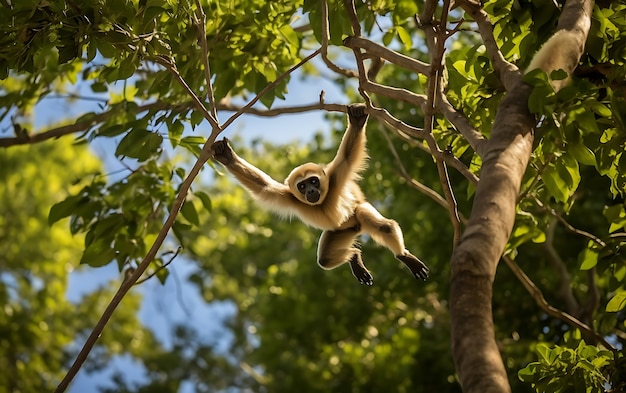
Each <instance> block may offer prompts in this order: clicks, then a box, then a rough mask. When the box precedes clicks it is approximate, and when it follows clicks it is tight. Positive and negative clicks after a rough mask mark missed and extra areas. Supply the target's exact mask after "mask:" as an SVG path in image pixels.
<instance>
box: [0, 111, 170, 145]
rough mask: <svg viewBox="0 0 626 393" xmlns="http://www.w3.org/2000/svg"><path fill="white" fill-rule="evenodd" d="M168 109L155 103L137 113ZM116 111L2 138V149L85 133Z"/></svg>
mask: <svg viewBox="0 0 626 393" xmlns="http://www.w3.org/2000/svg"><path fill="white" fill-rule="evenodd" d="M166 108H167V104H165V103H162V102H155V103H151V104H146V105H142V106H140V107H138V108H137V113H140V112H145V111H150V110H162V109H166ZM116 111H119V108H118V107H114V108H111V109H110V110H108V111H106V112H102V113H98V114H95V115H93V116H91V117H90V119H89V120H85V121H81V122H78V123H74V124H68V125H65V126H61V127H56V128H52V129H50V130H48V131H44V132H40V133H37V134H25V135H20V136H17V137H13V138H0V147H10V146H15V145H27V144H33V143H39V142H43V141H46V140H48V139H53V138H60V137H62V136H65V135H69V134H74V133H76V132H84V131H87V130H88V129H89V128H90V127H92V126H94V125H95V124H98V123H100V122H103V121H105V120H106V119H107V118H109V117H110V116H112V115H113V114H115V112H116Z"/></svg>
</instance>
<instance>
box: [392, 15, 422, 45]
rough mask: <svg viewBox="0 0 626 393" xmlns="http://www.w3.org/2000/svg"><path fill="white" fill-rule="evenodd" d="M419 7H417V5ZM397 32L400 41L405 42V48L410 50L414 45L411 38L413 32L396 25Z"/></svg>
mask: <svg viewBox="0 0 626 393" xmlns="http://www.w3.org/2000/svg"><path fill="white" fill-rule="evenodd" d="M416 8H417V7H416ZM396 33H397V34H398V38H399V39H400V42H402V44H404V49H406V50H409V49H411V47H412V46H413V40H412V39H411V34H409V32H408V31H407V30H406V29H405V28H404V27H402V26H396Z"/></svg>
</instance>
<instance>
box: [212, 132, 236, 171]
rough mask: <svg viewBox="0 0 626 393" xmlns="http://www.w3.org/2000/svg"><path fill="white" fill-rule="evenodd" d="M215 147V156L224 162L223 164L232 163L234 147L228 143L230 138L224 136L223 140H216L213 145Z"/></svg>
mask: <svg viewBox="0 0 626 393" xmlns="http://www.w3.org/2000/svg"><path fill="white" fill-rule="evenodd" d="M211 148H212V149H213V158H215V159H216V160H217V161H219V162H220V163H222V164H223V165H230V164H232V163H233V161H234V157H233V149H232V148H231V147H230V144H229V143H228V139H227V138H224V139H222V140H221V141H216V142H215V143H213V146H212V147H211Z"/></svg>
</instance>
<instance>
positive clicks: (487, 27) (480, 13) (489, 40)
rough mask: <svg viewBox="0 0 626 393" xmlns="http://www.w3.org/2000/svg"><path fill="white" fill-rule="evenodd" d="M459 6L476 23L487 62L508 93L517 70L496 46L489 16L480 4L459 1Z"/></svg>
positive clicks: (465, 0)
mask: <svg viewBox="0 0 626 393" xmlns="http://www.w3.org/2000/svg"><path fill="white" fill-rule="evenodd" d="M459 4H460V5H461V7H462V8H463V9H464V10H465V12H467V13H468V14H470V15H471V16H472V18H473V19H474V21H476V24H477V25H478V33H479V34H480V36H481V37H482V39H483V43H484V44H485V48H486V49H487V55H488V56H489V60H491V64H492V65H493V68H494V70H495V71H496V72H497V73H498V75H499V76H500V80H501V81H502V83H503V84H504V87H505V89H506V90H507V91H510V90H511V88H512V87H513V86H515V84H516V82H515V78H513V77H512V76H513V74H517V75H518V76H519V68H517V66H516V65H515V64H513V63H510V62H508V61H507V60H506V59H505V58H504V56H503V55H502V52H501V51H500V48H498V44H496V40H495V38H494V36H493V24H492V23H491V21H490V20H489V16H488V15H487V13H486V12H485V10H483V8H482V6H481V5H480V2H473V1H469V0H463V1H459Z"/></svg>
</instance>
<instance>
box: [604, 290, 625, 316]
mask: <svg viewBox="0 0 626 393" xmlns="http://www.w3.org/2000/svg"><path fill="white" fill-rule="evenodd" d="M625 307H626V291H624V290H623V289H622V290H620V291H619V292H617V293H616V294H615V296H613V298H611V300H609V302H608V303H607V305H606V311H607V312H618V311H620V310H622V309H624V308H625Z"/></svg>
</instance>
